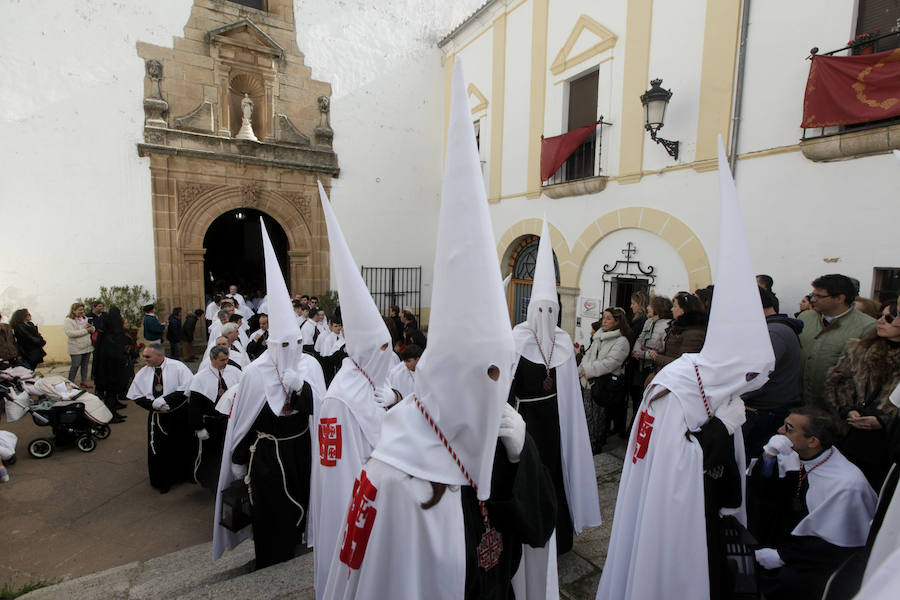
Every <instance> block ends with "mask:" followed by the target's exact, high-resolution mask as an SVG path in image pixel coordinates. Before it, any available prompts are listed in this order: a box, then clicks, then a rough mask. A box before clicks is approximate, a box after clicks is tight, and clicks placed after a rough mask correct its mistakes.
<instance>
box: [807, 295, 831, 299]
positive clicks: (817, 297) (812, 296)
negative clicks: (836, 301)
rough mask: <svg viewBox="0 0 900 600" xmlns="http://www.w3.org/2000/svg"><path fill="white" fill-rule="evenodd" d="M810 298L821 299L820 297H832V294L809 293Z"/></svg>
mask: <svg viewBox="0 0 900 600" xmlns="http://www.w3.org/2000/svg"><path fill="white" fill-rule="evenodd" d="M809 297H810V298H815V299H817V300H821V299H822V298H833V297H834V295H833V294H810V295H809Z"/></svg>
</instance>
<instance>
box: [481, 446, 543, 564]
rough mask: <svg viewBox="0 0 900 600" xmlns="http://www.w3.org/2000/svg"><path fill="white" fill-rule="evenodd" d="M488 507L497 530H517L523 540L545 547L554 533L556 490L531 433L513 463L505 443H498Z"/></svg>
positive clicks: (517, 534)
mask: <svg viewBox="0 0 900 600" xmlns="http://www.w3.org/2000/svg"><path fill="white" fill-rule="evenodd" d="M488 508H489V510H490V515H491V521H492V522H495V523H496V527H497V529H498V530H500V531H501V532H503V533H504V534H507V533H514V534H515V535H516V536H517V537H518V538H519V540H518V541H519V542H520V543H523V544H528V545H529V546H535V547H542V546H543V545H544V544H546V543H547V541H548V540H549V539H550V536H551V535H552V534H553V529H554V528H555V527H556V508H557V506H556V491H555V490H554V488H553V480H552V479H551V477H550V471H548V470H547V467H545V466H544V463H543V462H541V457H540V454H539V453H538V449H537V446H536V445H535V443H534V440H533V439H531V436H530V435H528V434H526V435H525V445H524V447H523V448H522V453H521V454H520V455H519V462H518V463H511V462H509V459H508V458H507V456H506V449H505V448H504V447H503V443H502V442H499V443H498V444H497V450H496V452H495V453H494V471H493V474H492V476H491V498H490V500H488Z"/></svg>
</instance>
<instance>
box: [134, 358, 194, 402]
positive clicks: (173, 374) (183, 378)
mask: <svg viewBox="0 0 900 600" xmlns="http://www.w3.org/2000/svg"><path fill="white" fill-rule="evenodd" d="M155 372H156V371H155V369H154V368H153V367H151V366H149V365H148V366H145V367H144V368H142V369H141V370H140V371H138V374H137V375H135V376H134V380H133V381H132V382H131V387H129V388H128V394H126V397H127V398H128V399H129V400H134V399H135V398H156V396H155V395H154V394H153V376H154V374H155ZM162 377H163V393H162V395H163V396H168V395H169V394H171V393H172V392H183V393H187V391H188V388H189V387H190V386H191V381H192V380H193V379H194V374H193V373H191V370H190V369H189V368H188V367H187V365H185V364H184V363H183V362H181V361H177V360H175V359H174V358H167V359H166V360H164V361H163V364H162Z"/></svg>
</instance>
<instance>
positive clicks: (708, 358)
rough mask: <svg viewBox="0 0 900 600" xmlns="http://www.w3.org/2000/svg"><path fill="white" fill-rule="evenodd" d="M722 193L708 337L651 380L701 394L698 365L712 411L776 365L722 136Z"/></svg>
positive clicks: (755, 386) (747, 389)
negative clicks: (700, 348)
mask: <svg viewBox="0 0 900 600" xmlns="http://www.w3.org/2000/svg"><path fill="white" fill-rule="evenodd" d="M719 193H720V214H719V242H718V255H717V259H716V262H717V264H716V284H715V292H714V293H713V301H712V307H711V308H710V314H709V325H708V327H707V330H706V341H705V342H704V344H703V349H702V350H700V352H699V353H698V354H684V355H682V356H681V357H680V358H679V359H678V360H675V361H673V362H671V363H669V365H668V366H666V367H665V368H664V369H663V370H662V371H660V373H659V374H658V375H657V376H656V378H654V380H653V383H655V384H656V383H658V384H662V385H665V386H666V387H667V388H669V389H670V390H672V391H676V392H677V391H678V389H681V388H682V387H686V388H687V389H693V390H695V391H696V394H697V395H699V393H700V391H699V386H698V384H697V375H696V372H695V371H694V366H696V367H697V368H698V369H699V372H700V377H701V379H702V381H703V389H704V390H705V392H706V395H707V398H708V400H709V403H710V409H711V410H712V411H713V412H715V409H716V408H717V407H718V406H719V405H720V404H721V403H722V402H723V401H725V400H727V399H728V398H730V397H733V396H739V395H741V394H744V393H746V392H750V391H753V390H756V389H759V388H760V387H762V386H763V385H764V384H765V383H766V381H768V379H769V373H770V372H771V371H772V369H774V368H775V354H774V352H773V351H772V341H771V339H770V338H769V330H768V327H767V326H766V318H765V316H764V314H763V309H762V303H761V302H760V299H759V288H758V287H757V283H756V276H755V275H754V273H755V271H754V270H753V264H752V263H751V261H750V250H749V248H748V246H747V234H746V232H745V231H744V222H743V217H742V216H741V208H740V205H739V204H738V199H737V193H736V191H735V189H734V180H733V179H732V178H731V171H730V169H729V168H728V161H727V159H726V158H725V149H724V147H723V146H722V138H721V136H720V137H719ZM673 386H674V387H673Z"/></svg>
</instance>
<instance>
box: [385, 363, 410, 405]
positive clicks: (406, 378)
mask: <svg viewBox="0 0 900 600" xmlns="http://www.w3.org/2000/svg"><path fill="white" fill-rule="evenodd" d="M388 385H390V386H391V389H394V390H397V391H398V392H400V397H401V398H406V397H407V396H410V395H412V393H413V392H414V391H416V387H415V386H416V372H415V371H410V370H409V369H408V368H407V367H406V363H404V362H403V361H400V364H398V365H394V366H393V367H391V370H390V372H389V373H388Z"/></svg>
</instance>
